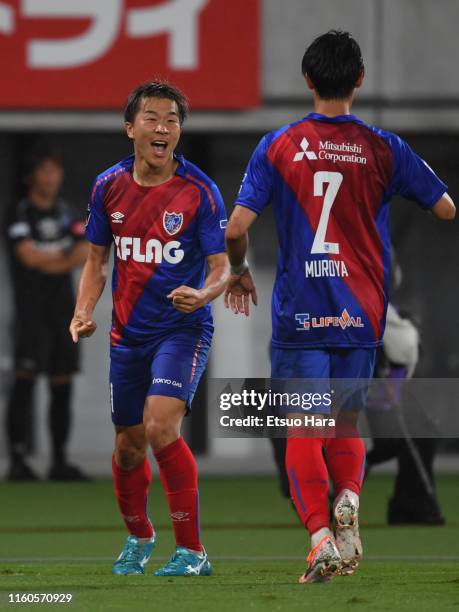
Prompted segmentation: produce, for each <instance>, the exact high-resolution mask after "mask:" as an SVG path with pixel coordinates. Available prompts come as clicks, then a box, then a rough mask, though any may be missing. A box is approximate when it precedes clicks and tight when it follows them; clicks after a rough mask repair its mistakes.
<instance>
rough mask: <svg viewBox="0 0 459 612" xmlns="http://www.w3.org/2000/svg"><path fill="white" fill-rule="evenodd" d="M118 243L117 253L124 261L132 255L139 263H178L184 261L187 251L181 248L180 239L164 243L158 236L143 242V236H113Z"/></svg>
mask: <svg viewBox="0 0 459 612" xmlns="http://www.w3.org/2000/svg"><path fill="white" fill-rule="evenodd" d="M113 238H114V240H115V245H116V255H117V257H118V258H119V259H121V260H122V261H127V260H128V259H129V258H131V257H132V259H133V260H134V261H138V262H139V263H152V262H154V263H161V262H162V261H163V259H164V261H167V263H171V264H178V263H180V262H181V261H182V259H183V257H184V255H185V253H184V252H183V249H181V248H180V242H178V240H170V241H169V242H166V243H165V244H162V242H161V241H160V240H158V239H157V238H150V240H147V241H146V243H145V246H143V244H142V242H143V241H142V239H141V238H131V237H130V236H113Z"/></svg>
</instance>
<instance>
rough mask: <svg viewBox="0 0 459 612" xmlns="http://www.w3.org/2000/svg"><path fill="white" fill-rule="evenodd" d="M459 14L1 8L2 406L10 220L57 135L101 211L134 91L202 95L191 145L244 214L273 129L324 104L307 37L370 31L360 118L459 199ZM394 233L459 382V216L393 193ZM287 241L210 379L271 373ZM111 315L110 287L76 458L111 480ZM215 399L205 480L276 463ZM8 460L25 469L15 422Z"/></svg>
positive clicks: (384, 7) (223, 320)
mask: <svg viewBox="0 0 459 612" xmlns="http://www.w3.org/2000/svg"><path fill="white" fill-rule="evenodd" d="M458 21H459V3H458V2H457V1H456V0H438V1H437V2H434V3H433V2H431V1H429V0H347V1H346V2H345V3H344V2H342V1H341V0H320V1H318V0H287V1H286V2H285V1H284V2H281V1H280V0H231V1H228V0H184V1H181V0H175V1H174V0H170V1H164V0H163V1H154V0H93V2H92V3H90V4H89V3H78V2H74V1H64V0H62V1H61V2H55V3H50V2H45V1H44V0H15V1H13V0H11V1H7V0H3V1H1V2H0V67H1V74H2V77H3V79H2V87H1V90H0V184H1V186H2V189H1V192H0V198H1V202H0V206H1V208H0V214H1V219H0V222H1V223H2V227H3V229H4V231H3V232H2V234H1V244H0V248H1V257H0V282H1V286H2V292H1V300H0V337H1V339H2V342H1V345H0V371H1V389H0V400H1V406H0V408H1V409H2V411H4V407H5V403H6V396H7V393H8V389H9V387H10V385H11V381H12V375H13V370H14V359H13V347H12V321H13V318H14V307H13V300H12V294H11V271H10V268H9V266H8V257H7V253H8V238H7V232H6V228H7V220H8V218H9V215H11V214H13V213H14V209H15V207H16V206H17V203H18V201H19V200H20V198H21V197H23V195H24V182H23V178H24V164H25V160H26V157H27V154H28V153H30V151H31V150H33V149H34V148H35V147H37V146H41V145H42V144H43V143H46V146H47V147H50V148H52V149H53V150H57V151H59V152H60V153H61V154H62V158H63V163H64V168H65V179H64V183H63V188H62V196H63V198H64V199H65V200H66V201H67V202H68V203H70V204H71V205H72V207H74V209H75V210H76V211H77V214H79V216H80V217H83V216H84V214H85V209H86V206H87V199H88V194H89V190H90V187H91V184H92V181H93V180H94V178H95V176H96V175H97V174H99V173H100V172H102V171H103V170H104V169H105V168H107V167H109V166H111V165H112V164H114V163H115V162H117V161H118V160H120V159H122V158H124V157H127V156H128V155H129V154H130V153H131V147H130V143H129V141H128V140H127V138H126V136H125V134H124V130H123V121H122V112H121V111H122V107H123V104H124V101H125V98H126V95H127V93H128V91H129V90H130V89H131V88H132V87H134V86H135V85H136V84H137V83H138V82H140V81H142V80H148V79H151V78H154V77H156V76H162V77H167V78H168V79H169V80H171V81H172V82H173V83H175V84H177V85H178V86H180V87H182V88H183V89H184V91H185V93H186V94H187V95H188V96H189V98H190V102H191V108H192V112H191V117H190V118H189V120H188V121H187V123H186V125H185V130H184V134H183V137H182V140H181V143H180V145H179V151H180V152H181V153H183V154H184V155H185V156H186V157H187V158H189V159H190V160H191V161H193V162H195V163H196V164H198V165H199V166H201V167H202V168H203V169H204V170H205V172H206V173H207V174H209V175H210V176H211V177H212V178H213V179H214V180H215V181H216V183H217V185H218V186H219V187H220V190H221V191H222V194H223V196H224V199H225V202H226V205H227V208H228V212H230V211H231V208H232V203H233V202H234V200H235V197H236V194H237V192H238V189H239V184H240V181H241V178H242V175H243V172H244V168H245V165H246V164H247V162H248V160H249V157H250V155H251V152H252V151H253V149H254V147H255V146H256V144H257V142H258V140H259V139H260V137H261V136H262V135H263V134H264V133H265V132H267V131H270V130H272V129H275V128H277V127H279V126H280V125H282V124H284V123H289V122H291V121H295V120H297V119H299V118H301V117H302V116H304V115H306V114H307V113H308V112H310V111H311V110H312V106H311V99H310V96H309V92H308V90H307V89H306V86H305V83H304V81H303V78H302V75H301V71H300V63H301V57H302V55H303V53H304V50H305V47H306V46H307V45H308V44H309V43H310V42H311V41H312V40H313V38H314V37H315V36H316V35H318V34H321V33H323V32H325V31H326V30H328V29H330V28H340V29H345V30H349V31H350V32H351V33H352V34H353V35H354V36H355V38H356V39H357V40H358V42H359V43H360V45H361V47H362V51H363V55H364V60H365V66H366V78H365V83H364V86H363V88H362V90H361V92H360V93H359V95H358V98H357V100H356V104H355V108H354V111H355V113H356V114H357V115H359V116H360V117H361V118H362V119H364V120H365V121H367V122H369V123H373V124H376V125H378V126H379V127H383V128H385V129H387V130H392V131H396V132H398V133H399V134H400V135H401V136H402V137H403V138H405V139H406V140H407V141H408V143H409V144H410V145H411V146H412V147H413V148H414V149H415V150H416V151H417V152H418V153H419V154H420V155H421V156H422V157H423V158H424V159H425V160H426V161H427V162H428V163H429V164H430V165H431V166H432V167H433V168H434V169H435V171H436V172H437V173H438V174H439V176H440V177H441V178H442V179H443V180H444V181H445V182H446V183H447V184H448V186H449V192H450V194H451V195H452V197H453V199H456V203H457V200H459V198H458V196H457V194H458V192H459V189H458V188H459V174H458V172H457V166H458V163H459V153H458V151H459V74H458V71H457V65H458V63H459V45H458V44H457V23H458ZM392 226H393V242H394V246H395V249H396V252H397V258H398V263H399V266H400V269H401V271H402V274H403V277H402V280H401V282H400V283H399V286H398V288H397V290H396V292H395V294H394V295H393V300H394V301H395V302H396V303H397V305H399V307H401V308H403V309H406V310H407V311H409V312H410V313H411V314H412V315H413V316H414V317H415V318H416V320H417V322H418V325H419V328H420V331H421V338H422V354H421V358H420V361H419V364H418V368H417V370H416V375H417V376H422V377H457V376H458V372H459V326H458V325H457V324H456V321H455V313H456V312H457V303H458V300H459V284H458V283H457V270H458V269H459V248H458V242H457V233H458V230H457V224H455V223H452V224H444V225H443V224H441V223H438V222H435V221H434V220H433V219H432V218H430V217H429V215H427V214H423V213H422V212H421V211H420V210H419V209H418V208H417V207H416V205H415V204H413V203H410V202H407V201H402V200H400V201H394V203H393V209H392ZM276 248H277V244H276V237H275V231H274V223H273V217H272V213H271V211H270V210H268V211H266V212H265V213H264V215H263V216H262V217H261V218H260V219H259V220H258V222H257V223H256V224H255V226H254V229H253V233H252V237H251V253H250V260H251V262H252V264H253V268H254V271H255V276H256V281H257V285H258V288H259V296H260V297H259V302H260V303H259V306H258V308H256V309H254V312H253V315H252V316H251V317H250V319H242V318H239V317H234V316H232V315H231V314H230V313H229V312H227V311H225V309H224V308H223V305H222V301H221V300H218V301H217V303H216V304H215V305H214V316H215V325H216V333H215V338H214V344H213V349H212V356H211V361H210V365H209V369H208V373H207V376H208V377H240V378H245V377H265V376H269V370H270V364H269V353H268V346H269V341H270V326H271V321H270V294H271V287H272V282H273V278H274V271H275V263H276ZM75 277H77V274H75ZM110 312H111V293H110V287H109V286H107V288H106V291H105V293H104V295H103V297H102V299H101V301H100V303H99V305H98V307H97V310H96V321H97V323H98V326H99V327H98V330H97V333H96V334H95V336H94V337H93V338H92V339H91V340H90V341H84V342H82V352H83V354H82V359H81V371H80V373H79V374H78V375H77V377H76V386H75V392H74V397H73V414H74V424H73V428H72V432H71V442H70V455H71V458H72V461H73V462H74V463H76V464H78V465H79V466H81V467H83V468H84V469H85V471H87V472H88V473H89V474H91V475H93V476H108V475H109V474H110V460H111V452H112V447H113V430H112V426H111V421H110V407H109V397H108V384H107V372H108V330H109V325H110ZM36 391H37V394H36V402H35V411H34V414H33V415H32V418H31V423H32V425H31V431H30V436H29V445H30V448H31V450H32V451H33V453H32V456H31V458H30V459H31V462H32V463H33V465H34V466H35V467H36V469H37V471H38V472H40V471H41V472H43V470H44V468H45V466H47V465H48V455H49V442H48V433H47V427H46V410H47V401H48V399H47V390H46V386H45V384H44V382H43V381H40V383H39V385H38V387H37V390H36ZM208 400H209V398H208V396H207V393H206V381H205V380H204V381H203V384H202V385H201V388H200V392H199V394H198V396H197V398H196V400H195V404H194V411H193V419H192V420H191V419H190V422H189V423H188V424H187V428H188V431H187V435H188V437H189V439H190V440H191V443H192V446H193V448H194V450H195V451H196V452H197V453H198V454H199V461H200V464H201V473H217V474H220V473H221V474H237V473H246V472H250V473H271V472H274V469H275V468H274V463H273V461H272V459H271V454H272V451H271V448H270V445H269V443H268V441H266V440H249V439H218V438H215V437H214V436H213V432H212V428H211V426H210V425H209V424H208V423H209V422H210V421H209V419H208V414H207V411H208V409H210V408H209V406H210V403H209V401H208ZM434 409H435V406H432V410H434ZM2 422H3V421H2ZM439 450H440V456H439V458H438V462H437V465H438V468H439V469H441V470H453V471H456V470H458V469H459V455H458V454H457V453H458V452H459V446H458V445H457V441H456V442H455V441H454V440H450V441H442V443H441V445H440V448H439ZM386 465H387V464H386ZM389 466H390V464H389ZM0 468H1V470H2V472H5V471H6V469H7V460H6V443H5V439H4V428H2V427H0ZM0 476H2V474H0Z"/></svg>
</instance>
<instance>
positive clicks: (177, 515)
mask: <svg viewBox="0 0 459 612" xmlns="http://www.w3.org/2000/svg"><path fill="white" fill-rule="evenodd" d="M188 517H189V512H180V511H178V512H172V514H171V518H172V520H173V521H188V520H189V518H188Z"/></svg>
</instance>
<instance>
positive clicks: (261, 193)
mask: <svg viewBox="0 0 459 612" xmlns="http://www.w3.org/2000/svg"><path fill="white" fill-rule="evenodd" d="M267 151H268V142H267V137H266V136H264V137H263V138H262V139H261V140H260V142H259V143H258V146H257V148H256V149H255V151H254V152H253V155H252V157H251V159H250V161H249V165H248V166H247V170H246V173H245V175H244V178H243V180H242V185H241V188H240V190H239V194H238V196H237V198H236V204H239V205H240V206H245V207H246V208H250V210H253V211H254V212H256V213H257V215H259V214H260V213H261V212H262V211H263V209H264V208H265V207H266V206H267V205H268V204H269V203H270V201H271V197H272V192H273V173H272V166H271V164H270V162H269V160H268V156H267Z"/></svg>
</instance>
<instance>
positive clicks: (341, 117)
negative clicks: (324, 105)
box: [305, 113, 360, 123]
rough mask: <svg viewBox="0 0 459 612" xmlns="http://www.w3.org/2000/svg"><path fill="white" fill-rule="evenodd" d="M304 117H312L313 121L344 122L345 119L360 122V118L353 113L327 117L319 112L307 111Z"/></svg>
mask: <svg viewBox="0 0 459 612" xmlns="http://www.w3.org/2000/svg"><path fill="white" fill-rule="evenodd" d="M305 119H313V120H314V121H324V122H325V123H345V122H346V121H354V122H360V119H359V118H358V117H356V116H355V115H337V116H336V117H327V115H321V114H320V113H309V115H306V117H305Z"/></svg>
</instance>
